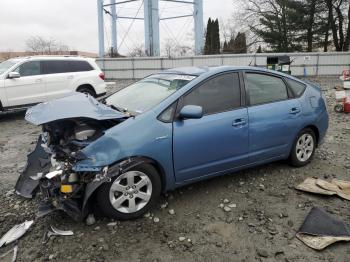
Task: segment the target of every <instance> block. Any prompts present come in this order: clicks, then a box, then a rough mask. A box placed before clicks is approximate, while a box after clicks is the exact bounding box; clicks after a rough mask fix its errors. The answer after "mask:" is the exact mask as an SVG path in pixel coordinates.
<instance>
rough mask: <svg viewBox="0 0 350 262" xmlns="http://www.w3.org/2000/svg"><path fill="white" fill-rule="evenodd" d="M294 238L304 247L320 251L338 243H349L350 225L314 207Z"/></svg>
mask: <svg viewBox="0 0 350 262" xmlns="http://www.w3.org/2000/svg"><path fill="white" fill-rule="evenodd" d="M296 237H297V238H298V239H299V240H300V241H302V242H303V243H304V244H305V245H307V246H309V247H311V248H313V249H316V250H322V249H324V248H326V247H327V246H329V245H331V244H333V243H335V242H338V241H350V224H347V223H345V222H343V221H341V220H339V219H337V218H335V217H333V216H332V215H330V214H328V213H327V212H326V211H324V210H323V209H321V208H317V207H314V208H312V210H311V211H310V213H309V214H308V215H307V217H306V218H305V221H304V223H303V224H302V225H301V227H300V229H299V230H298V232H297V234H296Z"/></svg>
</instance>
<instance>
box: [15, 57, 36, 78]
mask: <svg viewBox="0 0 350 262" xmlns="http://www.w3.org/2000/svg"><path fill="white" fill-rule="evenodd" d="M15 71H16V72H18V73H19V74H20V75H21V76H22V77H23V76H36V75H40V74H41V70H40V62H39V61H31V62H26V63H24V64H21V65H20V66H19V67H17V69H16V70H15Z"/></svg>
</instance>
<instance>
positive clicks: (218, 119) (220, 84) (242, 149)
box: [173, 73, 249, 182]
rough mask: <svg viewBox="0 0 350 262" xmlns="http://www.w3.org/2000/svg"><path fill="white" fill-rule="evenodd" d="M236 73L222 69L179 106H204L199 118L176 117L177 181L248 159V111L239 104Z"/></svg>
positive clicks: (193, 91) (183, 99)
mask: <svg viewBox="0 0 350 262" xmlns="http://www.w3.org/2000/svg"><path fill="white" fill-rule="evenodd" d="M241 100H242V99H241V89H240V79H239V74H238V73H225V74H221V75H218V76H215V77H214V78H212V79H210V80H208V81H206V82H204V83H203V84H201V85H199V86H197V87H195V88H194V89H193V90H191V92H190V93H188V94H187V95H185V96H184V97H183V98H182V99H180V101H179V107H181V108H182V107H183V106H185V105H198V106H202V107H203V111H204V116H203V117H202V118H201V119H187V120H181V119H177V120H175V122H174V124H173V125H174V130H173V157H174V169H175V175H176V180H177V182H183V181H186V180H193V179H197V178H200V177H203V176H211V175H215V174H219V173H221V172H225V171H228V170H232V169H234V168H236V167H239V166H243V165H245V164H247V163H248V134H249V132H248V112H247V108H245V107H241V105H242V103H241Z"/></svg>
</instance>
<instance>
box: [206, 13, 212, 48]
mask: <svg viewBox="0 0 350 262" xmlns="http://www.w3.org/2000/svg"><path fill="white" fill-rule="evenodd" d="M212 24H213V23H212V20H211V18H210V17H209V19H208V24H207V31H206V34H205V45H204V54H205V55H210V54H211V50H212Z"/></svg>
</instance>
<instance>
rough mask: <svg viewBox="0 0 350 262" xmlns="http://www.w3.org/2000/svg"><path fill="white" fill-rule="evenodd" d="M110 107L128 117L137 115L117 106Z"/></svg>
mask: <svg viewBox="0 0 350 262" xmlns="http://www.w3.org/2000/svg"><path fill="white" fill-rule="evenodd" d="M110 107H111V108H113V109H114V110H117V111H119V112H121V113H123V114H125V115H126V116H135V114H133V113H131V112H129V111H128V109H126V108H123V107H119V106H115V105H110Z"/></svg>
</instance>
